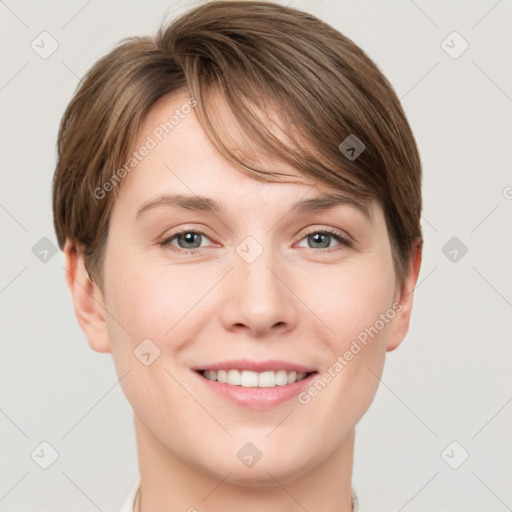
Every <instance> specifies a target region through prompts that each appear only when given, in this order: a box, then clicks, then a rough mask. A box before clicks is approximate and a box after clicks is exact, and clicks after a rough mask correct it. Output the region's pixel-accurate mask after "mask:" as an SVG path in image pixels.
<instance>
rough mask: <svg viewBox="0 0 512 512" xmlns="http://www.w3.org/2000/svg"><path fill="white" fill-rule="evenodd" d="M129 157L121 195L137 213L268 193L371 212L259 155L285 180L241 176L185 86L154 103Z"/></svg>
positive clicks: (307, 205) (283, 199)
mask: <svg viewBox="0 0 512 512" xmlns="http://www.w3.org/2000/svg"><path fill="white" fill-rule="evenodd" d="M233 129H235V130H236V126H234V125H233ZM148 148H149V149H148ZM130 155H132V158H136V159H137V163H136V165H135V167H134V169H133V171H131V172H130V173H129V174H128V175H127V176H126V178H125V179H124V182H123V186H122V187H121V188H122V190H121V194H120V196H121V199H122V200H123V202H128V203H130V204H131V205H132V207H131V209H132V210H133V208H136V216H139V215H140V214H141V213H142V212H144V211H146V210H148V209H150V208H152V207H154V206H155V205H160V206H171V207H182V208H188V209H195V210H202V211H210V212H212V213H215V214H220V213H222V212H225V211H227V209H228V207H229V205H230V204H233V203H234V202H236V201H235V196H236V197H237V198H238V200H240V201H241V202H245V203H252V204H254V205H255V207H256V204H257V202H256V201H255V198H258V202H259V203H260V204H261V202H263V203H265V198H266V197H268V198H269V200H270V198H271V196H272V197H275V200H276V201H278V202H279V203H280V204H284V203H286V204H291V202H292V200H293V207H294V209H295V211H296V212H297V213H307V212H308V211H314V210H321V209H329V208H332V207H334V206H336V205H339V204H351V205H352V206H355V207H356V208H358V209H359V210H360V211H361V212H362V213H364V214H365V215H367V216H369V215H370V213H371V209H370V208H369V204H370V203H369V202H368V203H362V202H361V201H358V200H356V199H355V198H353V197H351V196H350V195H349V194H347V193H343V192H341V191H340V190H336V189H334V188H333V187H329V186H328V185H326V184H323V183H319V182H318V181H315V180H314V179H312V178H311V177H309V176H304V175H303V174H302V173H300V172H299V171H298V170H297V169H294V168H293V167H291V166H290V165H287V164H284V163H282V162H279V163H275V162H274V163H273V164H272V163H270V162H265V161H264V159H263V158H262V159H260V162H259V163H262V165H261V167H263V168H265V167H268V169H269V170H270V169H272V170H275V171H277V172H279V173H280V174H285V175H287V176H288V177H287V178H286V179H285V182H284V183H282V182H281V183H276V182H263V181H259V180H256V179H254V178H252V177H250V176H248V175H246V174H244V173H243V172H241V171H240V169H238V168H236V167H235V166H234V165H232V164H230V163H229V162H228V161H226V160H225V158H224V157H223V156H222V155H221V154H220V153H219V152H218V150H217V149H216V148H215V146H214V145H213V143H212V142H211V141H210V139H209V138H208V136H207V134H206V133H205V131H204V130H203V128H202V126H201V124H200V122H199V120H198V118H197V117H196V114H195V112H194V109H193V108H192V107H191V106H190V96H189V94H188V91H186V90H180V91H176V92H175V93H172V94H169V95H167V96H164V97H163V98H161V99H160V100H159V101H158V102H157V103H156V104H155V105H154V106H153V108H152V109H151V110H150V112H149V113H148V115H147V116H146V118H145V119H144V121H143V123H142V125H141V127H140V129H139V131H138V133H137V135H136V137H135V139H134V141H133V144H132V150H131V152H130ZM134 155H135V156H134ZM215 198H217V199H215Z"/></svg>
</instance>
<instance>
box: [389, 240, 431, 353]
mask: <svg viewBox="0 0 512 512" xmlns="http://www.w3.org/2000/svg"><path fill="white" fill-rule="evenodd" d="M422 250H423V241H422V240H417V241H415V242H414V245H413V248H412V251H411V256H410V257H409V261H408V264H407V277H406V278H405V281H404V283H403V284H402V285H401V286H400V287H398V289H397V291H396V295H395V302H398V303H400V306H401V309H400V310H399V311H398V308H397V314H396V316H395V317H394V318H393V320H392V321H391V322H390V330H389V337H388V341H387V346H386V350H387V351H388V352H391V351H393V350H395V349H396V348H397V347H398V346H399V345H400V343H402V341H403V339H404V338H405V335H406V334H407V331H408V330H409V322H410V319H411V311H412V302H413V295H414V288H415V287H416V282H417V281H418V274H419V272H420V266H421V256H422Z"/></svg>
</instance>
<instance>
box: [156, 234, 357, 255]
mask: <svg viewBox="0 0 512 512" xmlns="http://www.w3.org/2000/svg"><path fill="white" fill-rule="evenodd" d="M186 233H193V234H195V235H202V236H204V237H206V238H208V239H210V237H208V235H206V234H205V233H203V232H201V231H196V230H194V229H183V230H181V231H177V232H176V233H173V234H172V235H171V236H169V237H167V238H165V240H163V241H162V242H160V243H159V244H158V245H160V246H161V247H169V248H170V249H171V250H172V251H175V252H178V253H183V254H196V253H198V252H200V251H201V250H202V249H204V247H199V248H196V249H182V248H180V247H176V246H174V245H172V244H171V241H172V240H174V239H175V238H177V237H178V236H180V235H184V234H186ZM318 233H320V234H326V235H330V236H332V237H334V238H335V239H336V240H337V241H338V242H340V244H341V245H344V246H345V247H352V245H353V244H352V242H351V241H350V240H349V239H348V238H347V237H345V236H343V235H342V234H341V233H340V232H339V231H336V230H333V229H329V228H326V229H315V230H312V231H310V232H309V233H306V234H305V235H304V236H303V237H302V238H301V240H300V241H302V240H304V238H307V237H308V236H310V235H314V234H318ZM307 249H310V250H312V251H320V252H324V253H325V252H329V253H330V252H333V251H336V250H339V246H336V247H331V248H326V249H315V248H313V247H308V248H307Z"/></svg>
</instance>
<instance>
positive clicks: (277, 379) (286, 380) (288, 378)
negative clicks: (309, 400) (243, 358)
mask: <svg viewBox="0 0 512 512" xmlns="http://www.w3.org/2000/svg"><path fill="white" fill-rule="evenodd" d="M310 373H313V372H310ZM201 375H202V376H203V377H205V378H206V379H209V380H213V381H217V382H221V383H223V384H229V385H230V386H242V387H244V388H273V387H275V386H287V385H288V384H293V383H294V382H300V381H301V380H304V379H305V378H306V377H307V376H308V375H309V373H306V372H296V371H287V370H278V371H266V372H253V371H250V370H236V369H230V370H203V371H202V372H201Z"/></svg>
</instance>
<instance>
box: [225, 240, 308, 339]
mask: <svg viewBox="0 0 512 512" xmlns="http://www.w3.org/2000/svg"><path fill="white" fill-rule="evenodd" d="M232 261H233V265H234V268H233V270H232V271H231V272H230V273H229V275H228V276H227V277H226V280H225V284H224V289H223V293H224V297H223V303H222V322H223V324H224V327H225V328H226V329H227V330H231V331H244V330H245V331H247V333H248V335H250V336H252V337H265V336H267V337H268V336H271V335H275V334H277V333H280V334H282V333H284V332H286V331H288V330H291V329H293V328H294V327H295V324H296V322H297V318H298V315H297V307H298V305H297V299H296V297H295V295H294V293H293V292H292V291H291V290H293V285H292V283H291V280H292V279H291V276H290V272H289V269H288V271H287V270H286V268H285V264H284V262H282V261H278V258H277V256H276V255H273V254H272V251H271V250H270V249H265V250H263V252H262V253H261V254H260V255H259V256H258V257H257V258H256V259H255V260H254V261H252V262H250V260H246V259H244V258H243V257H240V256H239V255H238V254H234V257H233V260H232Z"/></svg>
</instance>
